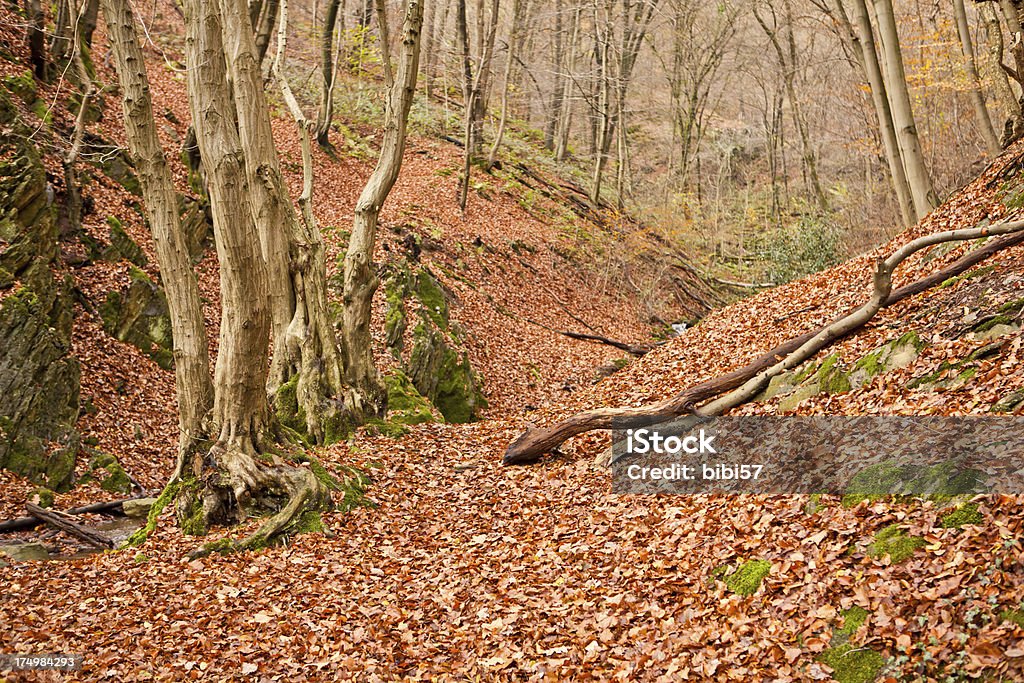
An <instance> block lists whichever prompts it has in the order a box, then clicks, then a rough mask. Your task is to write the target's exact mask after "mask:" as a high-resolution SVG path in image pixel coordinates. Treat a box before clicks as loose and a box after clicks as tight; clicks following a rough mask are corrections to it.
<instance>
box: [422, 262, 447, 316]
mask: <svg viewBox="0 0 1024 683" xmlns="http://www.w3.org/2000/svg"><path fill="white" fill-rule="evenodd" d="M416 298H417V299H418V300H419V302H420V303H421V304H423V309H424V310H425V311H426V313H427V315H428V316H430V319H431V320H432V321H433V323H434V324H435V325H437V326H438V327H439V328H441V329H442V330H443V329H447V327H448V300H447V298H446V297H445V294H444V290H443V289H442V288H441V284H440V283H439V282H438V281H437V279H436V278H434V276H433V275H431V274H430V273H429V272H428V271H426V270H425V269H424V270H420V272H418V273H417V274H416Z"/></svg>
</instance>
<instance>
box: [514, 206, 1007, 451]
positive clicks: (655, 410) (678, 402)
mask: <svg viewBox="0 0 1024 683" xmlns="http://www.w3.org/2000/svg"><path fill="white" fill-rule="evenodd" d="M999 235H1002V236H1003V237H1000V238H999V239H995V240H991V241H990V242H989V243H988V244H985V245H983V246H981V247H979V248H977V249H974V250H973V251H971V252H970V253H968V254H966V255H965V256H963V257H962V258H960V259H958V260H957V261H956V262H954V263H953V264H951V265H950V266H948V267H946V268H943V269H941V270H939V271H937V272H935V273H932V274H931V275H929V276H927V277H924V278H921V279H919V280H915V281H914V282H912V283H910V284H908V285H905V286H903V287H900V288H898V289H895V290H892V288H891V286H892V282H891V278H892V273H893V271H894V270H895V269H896V268H897V267H898V266H899V265H900V264H901V263H902V262H903V261H905V260H906V259H907V258H908V257H909V256H911V255H912V254H914V253H916V252H917V251H920V250H922V249H925V248H927V247H930V246H934V245H936V244H941V243H944V242H954V241H964V240H972V239H978V238H983V237H994V236H999ZM1022 242H1024V221H1014V222H1009V223H1002V224H998V225H992V226H985V227H981V228H971V229H965V230H950V231H947V232H941V233H935V234H932V235H926V236H924V237H920V238H918V239H915V240H912V241H911V242H909V243H907V244H906V245H904V246H903V247H901V248H900V249H898V250H896V251H895V252H894V253H893V254H892V255H890V256H889V257H888V258H886V259H884V260H880V261H879V262H878V264H877V266H876V272H875V282H874V290H873V292H872V296H871V298H870V299H869V300H868V302H867V303H865V304H863V305H862V306H859V307H857V308H855V309H852V310H850V311H848V312H847V313H845V314H844V315H842V316H840V317H839V318H837V319H836V320H834V321H833V322H831V323H828V324H827V325H823V326H821V327H819V328H817V329H815V330H812V331H810V332H807V333H806V334H804V335H801V336H800V337H796V338H794V339H790V340H789V341H787V342H785V343H783V344H781V345H780V346H778V347H776V348H774V349H772V350H771V351H769V352H768V353H766V354H764V355H763V356H761V357H760V358H758V359H757V360H755V361H754V362H752V363H750V364H749V365H746V366H745V367H742V368H740V369H738V370H734V371H732V372H730V373H727V374H725V375H721V376H719V377H716V378H714V379H711V380H708V381H706V382H702V383H701V384H697V385H695V386H693V387H689V388H687V389H684V390H683V391H681V392H679V393H678V394H676V395H675V396H672V397H671V398H668V399H666V400H664V401H660V402H658V403H654V404H649V405H646V406H640V407H636V408H598V409H595V410H588V411H586V412H583V413H579V414H577V415H573V416H572V417H569V418H567V419H565V420H563V421H562V422H559V423H557V424H555V425H553V426H550V427H530V428H528V429H527V430H526V431H525V432H523V433H522V434H521V435H520V436H519V437H518V438H517V439H516V440H515V441H513V442H512V443H511V444H510V445H509V447H508V449H507V450H506V452H505V456H504V458H503V459H502V462H503V464H505V465H513V464H524V463H529V462H533V461H535V460H537V459H538V458H540V457H541V456H542V455H543V454H544V453H547V452H549V451H551V450H553V449H555V448H557V447H558V446H560V445H561V444H563V443H564V442H565V441H566V440H568V439H570V438H572V437H574V436H578V435H579V434H583V433H585V432H589V431H593V430H597V429H613V428H615V429H629V428H638V427H645V426H649V425H652V424H656V423H658V422H662V421H664V420H666V419H670V418H672V417H678V416H680V415H685V414H687V413H692V412H696V413H698V414H700V415H718V414H721V413H723V412H725V411H727V410H730V409H731V408H735V407H736V406H738V405H741V404H742V403H744V402H746V401H748V400H750V398H752V397H753V396H755V395H756V394H757V392H758V391H760V389H761V388H763V387H764V386H765V385H766V384H767V383H768V381H769V380H771V378H772V377H774V376H775V375H778V374H780V373H782V372H785V371H786V370H788V369H790V368H792V367H795V366H796V365H798V364H799V363H801V362H803V361H804V360H806V359H808V358H810V357H811V356H813V355H814V354H815V353H817V352H818V351H820V350H821V349H823V348H826V347H828V346H830V345H831V344H834V343H835V342H836V341H839V340H840V339H843V338H845V337H846V336H848V335H849V334H851V333H852V332H854V331H856V330H858V329H860V328H861V327H863V326H864V325H865V324H866V323H867V322H868V321H869V320H871V319H872V318H873V317H874V316H875V315H876V314H877V313H878V311H880V310H881V309H883V308H888V307H889V306H892V305H894V304H896V303H898V302H900V301H902V300H904V299H906V298H908V297H911V296H914V295H916V294H919V293H921V292H923V291H925V290H927V289H929V288H931V287H934V286H935V285H937V284H940V283H942V282H944V281H945V280H947V279H949V278H950V277H953V276H956V275H959V274H961V273H963V272H965V271H966V270H968V269H970V268H972V267H973V266H975V265H977V264H978V263H980V262H981V261H983V260H985V259H986V258H988V257H989V256H991V255H992V254H994V253H996V252H999V251H1002V250H1003V249H1007V248H1009V247H1012V246H1015V245H1017V244H1021V243H1022ZM726 392H729V393H727V394H726ZM722 394H726V395H725V396H722V397H721V398H719V399H717V400H715V401H713V402H712V403H710V404H708V405H706V406H703V407H702V408H700V409H697V406H698V404H700V403H702V402H703V401H707V400H709V399H714V398H715V397H716V396H720V395H722Z"/></svg>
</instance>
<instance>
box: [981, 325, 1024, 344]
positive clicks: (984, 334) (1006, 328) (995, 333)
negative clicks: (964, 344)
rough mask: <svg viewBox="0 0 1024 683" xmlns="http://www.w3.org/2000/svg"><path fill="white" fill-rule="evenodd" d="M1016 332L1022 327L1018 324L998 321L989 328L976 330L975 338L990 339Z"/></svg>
mask: <svg viewBox="0 0 1024 683" xmlns="http://www.w3.org/2000/svg"><path fill="white" fill-rule="evenodd" d="M1014 332H1020V327H1018V326H1017V325H1005V324H1003V323H998V324H996V325H993V326H992V327H990V328H988V329H987V330H983V331H981V332H976V333H975V335H974V338H975V339H977V340H978V341H988V340H990V339H998V338H999V337H1005V336H1006V335H1008V334H1013V333H1014Z"/></svg>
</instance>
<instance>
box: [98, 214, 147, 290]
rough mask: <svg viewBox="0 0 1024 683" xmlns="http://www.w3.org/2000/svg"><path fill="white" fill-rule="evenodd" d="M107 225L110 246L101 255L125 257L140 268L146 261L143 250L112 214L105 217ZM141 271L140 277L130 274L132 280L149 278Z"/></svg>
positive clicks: (109, 258) (115, 258)
mask: <svg viewBox="0 0 1024 683" xmlns="http://www.w3.org/2000/svg"><path fill="white" fill-rule="evenodd" d="M107 225H109V226H110V247H109V248H108V249H107V250H106V251H105V252H104V254H103V257H104V258H105V259H107V260H117V259H122V258H123V259H125V260H126V261H129V262H130V263H132V264H133V265H135V266H137V267H139V268H142V267H144V266H145V265H146V264H147V263H148V262H149V259H147V258H146V254H145V252H143V251H142V247H140V246H139V245H138V244H137V243H136V242H135V240H133V239H132V238H131V237H130V236H129V235H128V233H127V232H125V229H124V226H123V225H122V224H121V221H119V220H118V219H117V218H115V217H114V216H110V217H108V218H107ZM139 272H140V273H142V278H140V277H138V276H137V275H135V274H134V273H133V274H132V279H133V280H139V279H145V280H149V277H148V276H146V274H145V273H143V272H142V271H139Z"/></svg>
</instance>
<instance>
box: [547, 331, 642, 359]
mask: <svg viewBox="0 0 1024 683" xmlns="http://www.w3.org/2000/svg"><path fill="white" fill-rule="evenodd" d="M558 334H560V335H562V336H565V337H568V338H569V339H578V340H580V341H590V342H596V343H598V344H607V345H608V346H613V347H615V348H616V349H619V350H620V351H625V352H626V353H628V354H630V355H632V356H637V357H639V356H643V355H646V354H647V353H648V352H649V351H650V350H651V349H652V348H653V347H651V346H633V345H632V344H627V343H626V342H620V341H616V340H615V339H609V338H608V337H602V336H601V335H599V334H584V333H582V332H570V331H569V330H559V331H558Z"/></svg>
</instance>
